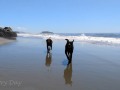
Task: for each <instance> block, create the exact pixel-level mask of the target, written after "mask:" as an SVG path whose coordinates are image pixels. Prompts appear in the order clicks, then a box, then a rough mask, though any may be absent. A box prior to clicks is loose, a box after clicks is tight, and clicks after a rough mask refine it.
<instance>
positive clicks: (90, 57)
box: [0, 38, 120, 90]
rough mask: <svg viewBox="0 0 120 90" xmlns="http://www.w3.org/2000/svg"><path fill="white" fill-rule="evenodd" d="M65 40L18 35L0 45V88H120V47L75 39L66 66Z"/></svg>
mask: <svg viewBox="0 0 120 90" xmlns="http://www.w3.org/2000/svg"><path fill="white" fill-rule="evenodd" d="M65 43H66V41H62V40H60V41H58V40H57V41H54V42H53V50H52V54H51V55H49V56H47V54H46V43H45V40H43V39H36V38H18V39H17V41H16V42H13V43H10V44H6V45H2V46H0V90H120V85H119V83H120V78H119V76H120V58H119V57H120V47H114V46H105V45H95V44H88V43H78V42H75V43H74V47H75V48H74V53H73V61H72V64H71V65H69V66H67V58H66V56H65V54H64V47H65Z"/></svg>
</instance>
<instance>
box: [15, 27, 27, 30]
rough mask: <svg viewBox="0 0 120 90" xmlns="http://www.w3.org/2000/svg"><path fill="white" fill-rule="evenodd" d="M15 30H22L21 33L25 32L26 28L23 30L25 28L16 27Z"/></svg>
mask: <svg viewBox="0 0 120 90" xmlns="http://www.w3.org/2000/svg"><path fill="white" fill-rule="evenodd" d="M16 29H17V30H22V31H23V30H25V31H26V30H27V28H25V27H16Z"/></svg>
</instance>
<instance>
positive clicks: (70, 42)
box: [65, 39, 74, 48]
mask: <svg viewBox="0 0 120 90" xmlns="http://www.w3.org/2000/svg"><path fill="white" fill-rule="evenodd" d="M65 40H66V41H67V43H66V46H67V48H73V42H74V40H73V41H69V40H68V39H65Z"/></svg>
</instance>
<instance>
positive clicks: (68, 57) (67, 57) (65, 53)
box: [65, 50, 69, 60]
mask: <svg viewBox="0 0 120 90" xmlns="http://www.w3.org/2000/svg"><path fill="white" fill-rule="evenodd" d="M65 54H66V57H67V59H68V60H69V56H68V52H67V51H66V50H65Z"/></svg>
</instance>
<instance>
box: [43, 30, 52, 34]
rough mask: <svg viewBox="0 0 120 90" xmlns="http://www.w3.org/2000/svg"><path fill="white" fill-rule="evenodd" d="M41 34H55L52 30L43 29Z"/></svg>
mask: <svg viewBox="0 0 120 90" xmlns="http://www.w3.org/2000/svg"><path fill="white" fill-rule="evenodd" d="M41 34H54V33H53V32H50V31H42V32H41Z"/></svg>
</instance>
